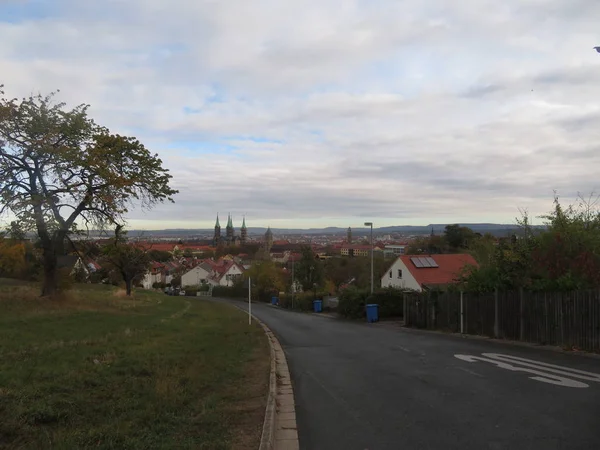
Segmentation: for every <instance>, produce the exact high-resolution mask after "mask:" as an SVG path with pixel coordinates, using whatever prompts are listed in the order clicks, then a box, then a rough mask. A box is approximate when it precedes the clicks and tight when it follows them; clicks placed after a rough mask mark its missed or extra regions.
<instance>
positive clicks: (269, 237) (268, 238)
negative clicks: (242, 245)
mask: <svg viewBox="0 0 600 450" xmlns="http://www.w3.org/2000/svg"><path fill="white" fill-rule="evenodd" d="M271 247H273V232H272V231H271V227H269V228H267V232H266V233H265V250H266V251H267V254H269V253H271Z"/></svg>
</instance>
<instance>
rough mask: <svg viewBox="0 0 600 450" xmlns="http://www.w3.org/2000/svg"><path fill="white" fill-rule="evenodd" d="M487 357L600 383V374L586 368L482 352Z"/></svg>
mask: <svg viewBox="0 0 600 450" xmlns="http://www.w3.org/2000/svg"><path fill="white" fill-rule="evenodd" d="M482 355H483V356H485V357H487V358H493V359H499V360H500V361H506V362H509V363H514V364H520V365H522V366H525V367H532V368H534V369H542V370H545V371H546V372H552V373H558V374H559V375H566V376H569V377H571V378H579V379H581V380H587V381H595V382H596V383H600V374H597V373H592V372H586V371H584V370H578V369H571V368H570V367H565V366H557V365H556V364H548V363H545V362H541V361H535V360H533V359H527V358H520V357H518V356H511V355H501V354H499V353H482Z"/></svg>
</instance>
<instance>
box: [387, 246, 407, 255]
mask: <svg viewBox="0 0 600 450" xmlns="http://www.w3.org/2000/svg"><path fill="white" fill-rule="evenodd" d="M406 245H407V244H390V245H386V246H385V247H384V248H383V254H384V256H394V255H395V256H400V255H404V251H405V249H406Z"/></svg>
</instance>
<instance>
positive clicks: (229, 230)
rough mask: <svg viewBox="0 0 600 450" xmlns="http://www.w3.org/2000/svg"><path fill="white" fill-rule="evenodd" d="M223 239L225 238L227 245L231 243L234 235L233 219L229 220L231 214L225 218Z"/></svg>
mask: <svg viewBox="0 0 600 450" xmlns="http://www.w3.org/2000/svg"><path fill="white" fill-rule="evenodd" d="M225 239H227V244H228V245H233V243H234V236H233V221H232V220H231V214H229V219H228V220H227V228H225Z"/></svg>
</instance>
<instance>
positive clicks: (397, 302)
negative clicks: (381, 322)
mask: <svg viewBox="0 0 600 450" xmlns="http://www.w3.org/2000/svg"><path fill="white" fill-rule="evenodd" d="M405 292H406V291H403V290H401V289H394V288H385V289H379V290H377V291H375V292H374V293H373V296H372V297H370V298H369V299H368V300H369V303H377V304H378V305H379V317H383V318H385V317H403V316H404V311H403V306H404V302H403V297H404V294H405Z"/></svg>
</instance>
